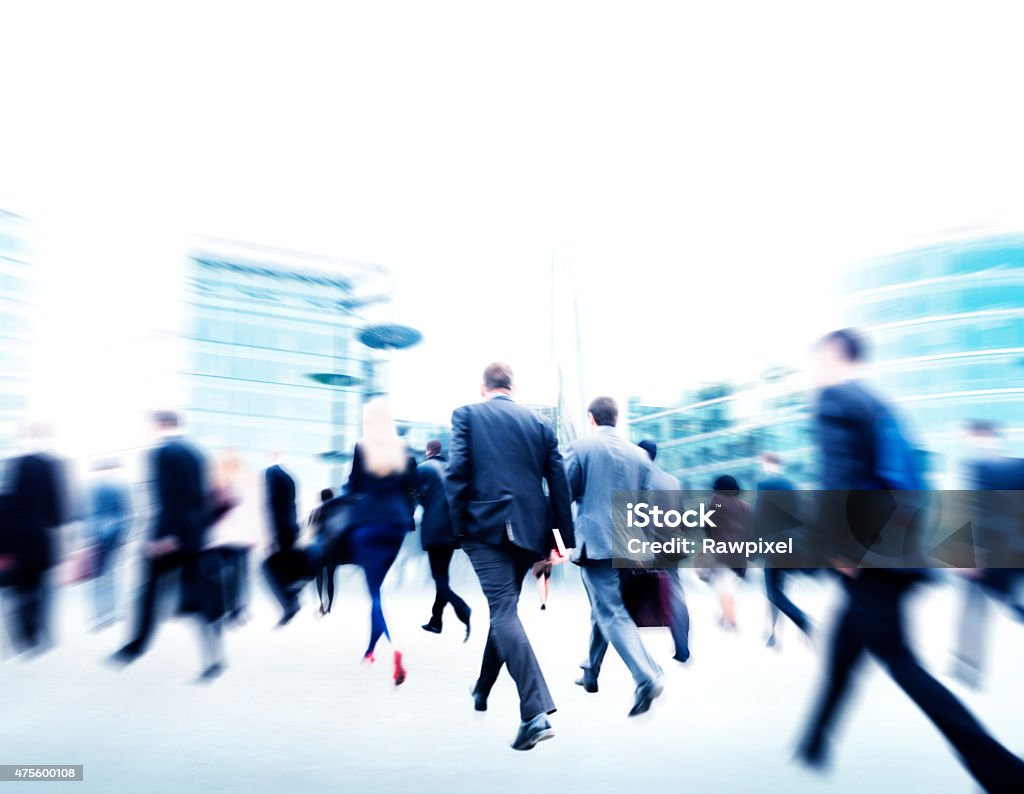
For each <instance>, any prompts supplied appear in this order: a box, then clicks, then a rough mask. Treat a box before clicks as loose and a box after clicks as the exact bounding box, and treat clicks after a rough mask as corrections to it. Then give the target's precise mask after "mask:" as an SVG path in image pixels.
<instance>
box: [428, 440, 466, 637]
mask: <svg viewBox="0 0 1024 794" xmlns="http://www.w3.org/2000/svg"><path fill="white" fill-rule="evenodd" d="M446 462H447V459H446V458H445V457H444V455H442V454H441V442H440V441H438V440H437V439H436V438H435V439H431V440H430V441H428V442H427V447H426V456H425V458H424V460H423V462H422V463H420V465H419V466H417V467H416V498H417V500H418V501H419V503H420V506H421V507H422V508H423V514H422V516H421V517H420V543H421V544H422V546H423V550H424V551H425V552H426V553H427V559H428V560H429V561H430V575H431V577H432V578H433V580H434V605H433V607H432V608H431V610H430V620H428V621H427V622H426V623H424V624H423V630H424V631H429V632H431V633H433V634H440V633H441V627H442V620H441V618H442V615H443V613H444V608H445V606H447V605H448V604H451V607H452V609H453V610H455V617H457V618H458V619H459V620H460V621H461V622H462V624H463V625H464V626H465V627H466V636H465V639H464V640H463V641H468V640H469V630H470V624H469V616H470V613H471V612H472V610H471V609H470V608H469V605H468V604H467V603H466V602H465V601H463V600H462V598H460V597H459V595H458V594H457V593H456V592H455V591H454V590H452V588H451V584H450V583H449V578H448V569H449V567H450V566H451V562H452V556H453V555H454V554H455V551H456V549H458V543H457V541H456V540H455V533H454V532H453V531H452V518H451V511H450V510H449V509H448V497H447V496H445V493H444V478H445V464H446Z"/></svg>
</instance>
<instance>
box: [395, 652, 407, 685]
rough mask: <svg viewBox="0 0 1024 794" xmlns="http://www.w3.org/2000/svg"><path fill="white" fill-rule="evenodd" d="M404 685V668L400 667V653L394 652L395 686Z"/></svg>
mask: <svg viewBox="0 0 1024 794" xmlns="http://www.w3.org/2000/svg"><path fill="white" fill-rule="evenodd" d="M403 683H405V667H404V666H403V665H402V652H401V651H395V686H401V685H402V684H403Z"/></svg>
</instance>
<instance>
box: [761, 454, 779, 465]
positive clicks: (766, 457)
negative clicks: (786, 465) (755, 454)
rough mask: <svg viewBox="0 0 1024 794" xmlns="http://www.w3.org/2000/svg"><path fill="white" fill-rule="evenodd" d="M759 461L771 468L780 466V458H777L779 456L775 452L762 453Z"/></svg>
mask: <svg viewBox="0 0 1024 794" xmlns="http://www.w3.org/2000/svg"><path fill="white" fill-rule="evenodd" d="M761 460H763V461H764V462H765V463H770V464H772V465H773V466H781V465H782V458H780V457H779V454H778V453H777V452H762V453H761Z"/></svg>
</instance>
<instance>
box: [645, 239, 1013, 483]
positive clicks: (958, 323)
mask: <svg viewBox="0 0 1024 794" xmlns="http://www.w3.org/2000/svg"><path fill="white" fill-rule="evenodd" d="M842 289H843V294H844V317H843V319H842V320H841V322H838V323H837V324H836V325H837V327H838V326H840V325H845V326H850V327H854V328H858V329H860V330H861V331H862V332H863V333H864V335H865V337H866V339H867V341H868V344H869V346H870V348H869V358H870V361H871V362H872V363H871V366H870V369H869V373H868V378H869V380H870V381H871V382H872V383H873V384H874V385H875V387H876V388H877V389H879V390H880V391H881V393H883V394H884V395H886V396H887V397H888V398H889V399H891V400H892V401H893V402H894V403H895V404H896V405H897V406H898V410H899V412H900V414H901V416H902V418H903V420H904V422H905V424H906V425H907V427H908V428H909V429H910V432H911V434H912V436H913V439H914V441H915V442H916V443H917V445H918V446H919V447H921V448H922V449H924V450H926V451H927V452H928V453H929V454H928V456H927V467H928V470H929V474H930V475H931V479H932V482H933V484H941V483H944V482H945V483H950V482H951V480H950V479H947V478H951V477H955V471H956V467H957V466H958V463H959V461H960V460H961V459H962V457H963V456H964V454H965V452H966V450H965V449H964V448H963V446H962V441H961V438H962V434H961V430H962V428H963V425H964V423H965V422H966V421H967V420H970V419H989V420H994V421H996V422H998V423H999V424H1000V426H1001V427H1002V430H1003V433H1004V435H1005V443H1004V449H1005V451H1006V452H1008V453H1009V454H1014V455H1020V456H1024V237H1021V236H1001V237H988V238H982V239H977V240H970V241H966V242H961V241H957V242H949V243H944V244H940V245H933V246H928V247H924V248H918V249H913V250H910V251H904V252H900V253H897V254H894V255H891V256H885V257H880V258H878V259H874V260H871V261H868V262H864V263H861V264H859V265H857V266H855V267H853V268H850V269H849V271H848V272H846V273H845V274H844V276H843V280H842ZM810 341H811V340H808V342H810ZM809 398H810V395H808V394H807V393H806V391H805V389H804V387H803V386H802V385H801V380H800V378H799V377H798V373H794V372H788V371H782V370H769V371H767V372H765V373H764V375H763V376H762V378H760V379H759V380H758V381H757V382H755V383H749V384H742V385H732V384H719V385H712V386H707V387H703V388H701V389H698V390H695V391H694V392H692V393H690V394H688V395H687V397H686V398H685V399H684V400H682V401H681V403H680V404H679V405H677V406H673V407H670V408H655V407H650V406H643V405H641V404H640V403H639V401H637V400H633V401H631V402H630V436H631V438H632V439H633V440H636V441H639V440H640V439H642V438H653V439H654V440H656V441H658V443H659V456H658V462H659V464H661V465H662V467H663V468H665V469H666V470H668V471H670V472H672V473H673V474H675V475H676V476H677V477H679V478H680V480H681V481H682V482H683V485H684V487H688V488H689V487H694V488H696V487H706V486H707V485H708V484H709V483H710V481H711V480H713V479H714V477H715V476H717V475H719V474H727V473H728V474H732V475H734V476H736V477H737V479H738V480H739V481H740V484H741V486H744V487H749V486H751V485H752V484H753V483H754V482H755V481H756V480H757V479H758V477H759V476H760V474H759V471H758V460H757V456H758V455H759V454H760V453H761V452H763V451H766V450H772V451H776V452H779V453H780V454H781V455H782V457H783V459H784V461H785V466H786V470H787V473H788V474H789V475H790V476H791V477H792V478H793V479H794V480H795V481H796V482H798V483H800V484H801V485H804V486H812V485H813V484H814V482H815V476H816V474H815V464H814V462H813V455H812V453H813V438H812V436H811V431H810V426H809V423H808V404H809Z"/></svg>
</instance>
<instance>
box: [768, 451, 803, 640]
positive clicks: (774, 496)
mask: <svg viewBox="0 0 1024 794" xmlns="http://www.w3.org/2000/svg"><path fill="white" fill-rule="evenodd" d="M761 468H762V469H763V470H764V475H765V476H764V479H763V480H761V481H760V482H759V483H758V484H757V501H756V502H755V503H754V526H755V528H756V529H757V534H758V535H761V536H762V537H764V538H771V537H773V536H774V535H775V534H776V533H778V532H784V531H785V530H787V529H791V528H792V527H793V526H794V523H793V522H794V521H795V516H796V515H797V514H798V512H799V509H798V505H797V500H796V496H797V494H796V491H795V489H794V488H793V483H792V482H790V481H789V479H788V478H786V477H785V476H783V474H782V460H781V458H780V457H779V456H778V455H777V454H776V453H774V452H764V453H762V454H761ZM790 573H792V571H791V570H790V569H788V568H779V567H775V566H773V565H771V564H768V563H766V564H765V567H764V590H765V596H766V597H767V599H768V604H769V617H768V641H767V645H768V647H769V648H774V647H775V643H776V638H775V626H776V624H777V623H778V620H779V612H781V613H782V614H783V615H785V616H786V617H787V618H789V619H790V620H792V621H793V622H794V623H795V624H796V626H797V628H799V629H800V631H802V632H803V633H804V634H808V635H809V634H810V633H811V621H810V619H808V617H807V615H805V614H804V613H803V611H802V610H801V609H800V608H799V607H798V606H797V605H796V604H794V603H793V602H792V601H791V600H790V598H789V596H787V595H786V590H785V586H786V577H787V576H788V575H789V574H790Z"/></svg>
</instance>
